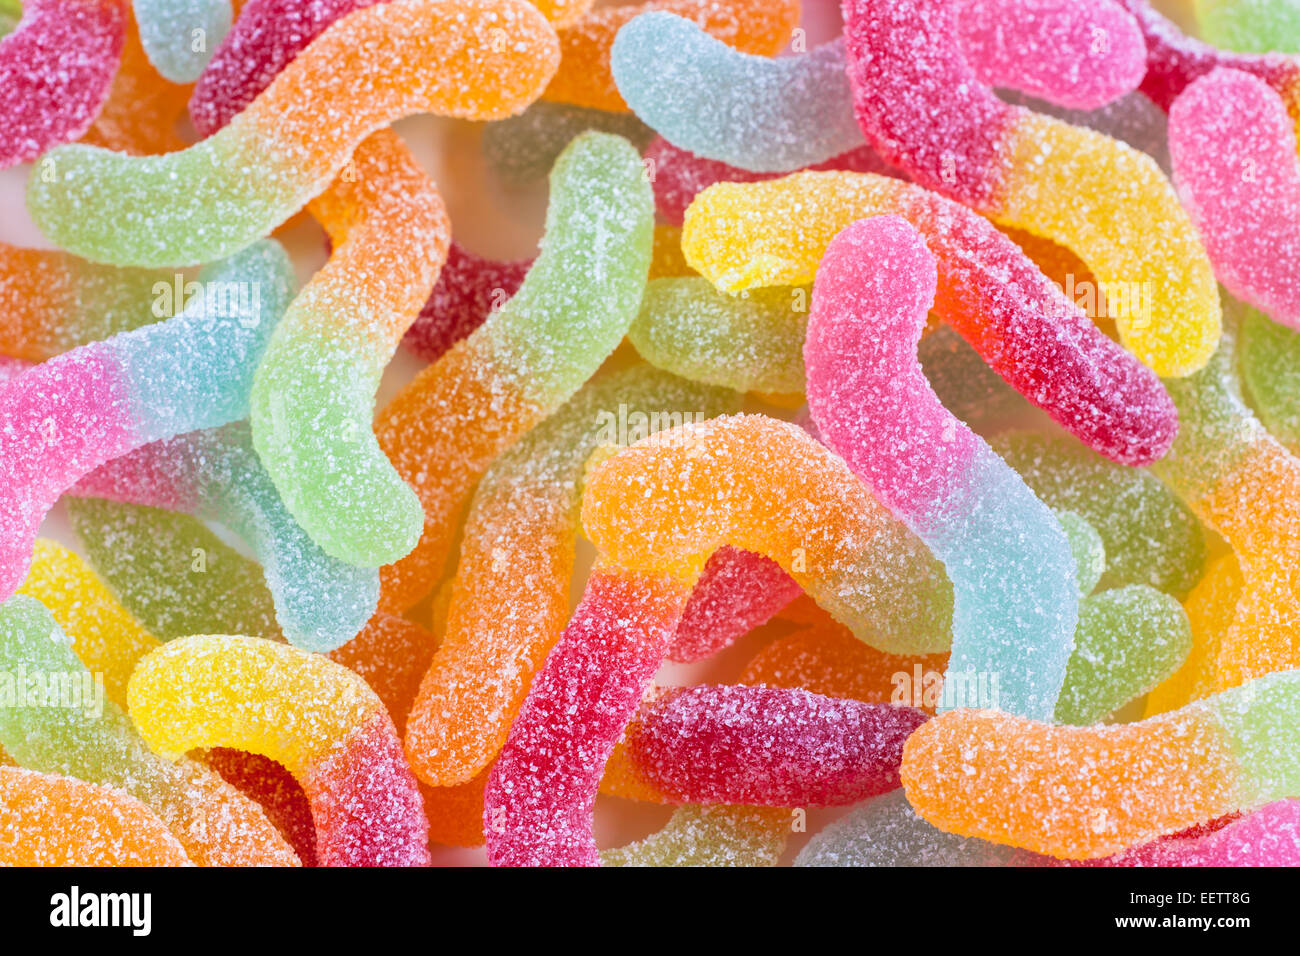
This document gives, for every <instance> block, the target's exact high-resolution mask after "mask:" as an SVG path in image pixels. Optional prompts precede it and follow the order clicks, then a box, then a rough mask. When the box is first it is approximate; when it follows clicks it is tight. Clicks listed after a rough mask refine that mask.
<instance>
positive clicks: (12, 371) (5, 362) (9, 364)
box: [0, 355, 33, 382]
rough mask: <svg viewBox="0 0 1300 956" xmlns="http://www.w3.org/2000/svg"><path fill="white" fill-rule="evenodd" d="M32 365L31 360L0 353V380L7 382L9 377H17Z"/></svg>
mask: <svg viewBox="0 0 1300 956" xmlns="http://www.w3.org/2000/svg"><path fill="white" fill-rule="evenodd" d="M32 367H33V366H32V363H31V362H27V361H24V360H23V359H16V358H11V357H10V356H8V355H0V382H7V381H9V380H10V379H11V378H17V377H18V376H19V375H22V374H23V372H26V371H27V370H28V369H30V368H32Z"/></svg>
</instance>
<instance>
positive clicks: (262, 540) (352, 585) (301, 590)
mask: <svg viewBox="0 0 1300 956" xmlns="http://www.w3.org/2000/svg"><path fill="white" fill-rule="evenodd" d="M71 493H72V494H73V495H79V496H89V497H96V498H110V499H113V500H115V501H126V502H130V503H132V504H143V505H150V506H153V507H161V508H166V509H168V510H170V511H184V512H186V513H188V514H195V515H198V516H199V517H202V518H207V519H211V520H215V521H220V522H221V523H223V524H224V525H226V526H227V527H229V528H231V530H233V531H234V532H235V533H236V534H238V535H239V536H240V537H241V538H243V539H244V541H246V542H247V543H248V544H249V546H250V547H251V548H252V550H253V552H254V554H255V555H256V556H257V558H258V560H259V561H260V562H261V564H262V568H263V572H264V574H265V576H266V583H267V587H268V588H270V591H271V595H272V597H273V598H274V600H275V612H276V619H277V620H278V621H279V624H280V627H281V629H282V630H283V633H284V636H285V637H286V638H287V639H288V640H289V642H290V643H292V644H294V645H296V646H298V647H304V648H306V649H308V650H312V651H329V650H333V649H334V648H336V647H339V646H340V645H342V644H344V643H346V642H347V641H350V640H351V639H352V638H353V637H355V636H356V635H357V633H358V632H360V630H361V629H362V628H363V627H364V626H365V623H366V621H368V620H369V619H370V617H371V615H372V614H374V612H375V608H376V606H377V605H378V603H379V572H378V570H376V569H375V568H361V567H357V566H355V565H351V564H347V563H345V562H343V561H340V560H338V559H337V558H334V557H331V556H330V555H328V554H326V553H325V552H324V551H322V550H321V549H320V548H319V547H318V546H317V545H316V544H315V542H313V541H312V539H311V538H310V537H309V536H308V535H307V533H306V532H305V531H304V530H303V529H302V528H301V527H300V526H299V525H298V523H297V522H296V521H295V520H294V518H293V516H292V515H291V514H289V512H288V511H287V510H286V509H285V506H284V503H283V502H282V501H281V499H280V496H279V494H277V492H276V489H275V486H274V485H273V484H272V483H271V480H270V478H269V477H268V475H267V473H266V471H265V470H264V468H263V467H262V462H261V460H260V459H259V458H258V456H257V453H256V452H255V451H254V450H253V443H252V440H251V439H250V437H249V433H248V426H247V424H245V423H243V422H238V423H234V424H231V425H226V426H224V427H222V428H216V429H208V430H203V431H194V432H189V433H187V434H184V435H178V436H177V437H175V438H171V439H167V440H164V441H159V442H154V443H152V444H149V445H145V446H144V447H142V448H139V449H136V450H135V451H133V452H131V453H130V454H128V455H123V456H121V457H119V458H117V459H115V460H113V461H110V462H107V463H106V464H104V465H101V466H100V467H99V468H97V469H96V470H95V471H93V472H91V473H90V474H89V475H87V476H86V477H85V478H83V479H82V480H81V481H79V482H78V483H77V484H76V485H75V486H74V487H73V488H72V489H71ZM187 553H188V552H187Z"/></svg>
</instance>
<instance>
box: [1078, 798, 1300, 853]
mask: <svg viewBox="0 0 1300 956" xmlns="http://www.w3.org/2000/svg"><path fill="white" fill-rule="evenodd" d="M1088 862H1089V863H1090V864H1095V865H1097V866H1300V800H1294V799H1292V800H1278V801H1276V802H1274V803H1269V804H1266V805H1264V806H1262V807H1260V808H1259V809H1258V810H1255V811H1254V812H1253V813H1249V814H1247V815H1245V816H1244V817H1240V818H1239V819H1236V820H1232V821H1230V822H1228V823H1227V824H1226V825H1224V826H1221V827H1219V828H1218V829H1216V830H1213V831H1212V832H1210V833H1204V834H1197V835H1194V836H1193V835H1179V834H1175V835H1174V836H1170V837H1165V838H1163V839H1160V840H1155V841H1152V842H1151V843H1148V844H1146V845H1144V846H1139V847H1134V848H1133V849H1131V850H1124V851H1122V852H1120V853H1117V854H1115V855H1114V856H1108V857H1102V858H1101V859H1099V860H1089V861H1088Z"/></svg>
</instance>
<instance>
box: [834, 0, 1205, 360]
mask: <svg viewBox="0 0 1300 956" xmlns="http://www.w3.org/2000/svg"><path fill="white" fill-rule="evenodd" d="M843 9H844V19H845V27H844V32H845V38H846V49H847V51H848V62H849V67H848V72H849V79H850V82H851V84H852V86H853V92H854V103H855V107H856V112H857V117H858V123H859V124H860V125H861V127H862V129H863V131H864V132H865V133H866V136H867V142H868V143H869V144H871V145H872V146H874V147H875V148H876V149H877V150H878V151H879V152H880V154H881V155H882V156H883V157H884V158H885V160H887V161H888V162H890V163H893V164H894V165H897V166H899V167H901V168H903V169H904V170H905V171H906V172H907V173H908V174H909V175H911V176H912V178H913V179H914V180H916V181H917V182H918V183H920V184H921V185H923V186H926V187H927V188H930V189H934V190H936V191H937V192H940V193H942V194H943V195H945V196H948V197H949V198H951V199H955V200H957V201H959V202H961V203H963V204H965V205H967V206H970V207H971V208H973V209H975V210H977V211H979V212H981V213H983V214H984V215H987V216H989V217H991V218H992V219H993V220H994V221H996V222H999V223H1003V224H1006V225H1012V226H1016V227H1019V228H1021V229H1024V230H1026V231H1028V232H1032V233H1035V234H1037V235H1042V236H1046V237H1048V238H1051V239H1053V240H1055V241H1056V242H1058V243H1060V244H1062V245H1064V246H1067V247H1069V248H1071V249H1073V250H1074V251H1075V252H1076V253H1077V254H1078V255H1079V257H1080V258H1081V259H1083V261H1084V262H1086V263H1087V264H1088V266H1089V268H1090V269H1091V271H1092V272H1093V274H1094V275H1095V276H1096V277H1097V281H1098V282H1099V284H1100V286H1101V288H1102V289H1104V290H1106V292H1107V295H1108V298H1109V300H1110V301H1111V302H1112V303H1114V313H1115V318H1116V324H1117V326H1118V328H1119V333H1120V337H1121V339H1122V341H1123V343H1124V345H1125V347H1127V348H1128V349H1129V351H1131V352H1132V353H1133V354H1134V355H1136V356H1137V357H1138V358H1139V359H1140V360H1141V361H1142V362H1143V363H1144V364H1146V365H1147V366H1149V367H1150V368H1151V369H1153V370H1154V371H1155V372H1156V373H1157V374H1159V375H1162V376H1182V375H1188V374H1190V373H1192V372H1195V371H1196V370H1197V369H1199V368H1201V367H1202V366H1204V365H1205V363H1206V362H1207V361H1208V360H1209V357H1210V355H1211V354H1212V353H1213V351H1214V348H1215V346H1216V344H1217V343H1218V337H1219V327H1220V315H1219V305H1218V300H1217V296H1216V290H1215V285H1214V277H1213V273H1212V272H1211V269H1210V263H1209V260H1208V259H1207V257H1206V255H1205V250H1204V248H1203V247H1202V246H1201V244H1200V241H1199V239H1198V237H1197V235H1196V230H1195V228H1194V227H1193V226H1192V223H1191V221H1190V219H1189V218H1188V216H1187V213H1186V212H1185V211H1184V210H1183V208H1182V207H1181V206H1180V205H1179V204H1178V200H1177V197H1176V196H1175V194H1174V190H1173V187H1172V186H1170V184H1169V181H1168V180H1167V179H1165V177H1164V175H1163V174H1162V173H1161V172H1160V170H1159V168H1158V167H1157V166H1156V164H1155V161H1154V160H1152V159H1151V157H1149V156H1147V155H1145V154H1143V153H1139V152H1137V151H1136V150H1133V149H1131V148H1129V147H1126V146H1124V145H1123V144H1121V143H1118V142H1116V141H1115V140H1113V139H1110V138H1109V137H1106V136H1103V135H1101V134H1099V133H1096V132H1094V131H1092V130H1088V129H1082V128H1080V127H1075V126H1070V125H1068V124H1066V123H1062V122H1060V121H1059V120H1056V119H1054V118H1052V117H1048V116H1043V115H1041V114H1037V113H1031V112H1030V111H1028V110H1025V109H1023V108H1021V107H1015V106H1010V105H1008V104H1006V103H1003V102H1002V101H1000V100H998V99H997V97H995V96H994V95H993V92H992V90H990V89H989V88H988V87H987V86H985V85H984V84H983V83H981V82H980V81H979V79H978V77H977V76H976V74H975V72H974V70H972V68H971V67H970V65H969V64H968V63H967V62H966V60H965V59H964V58H963V56H962V53H961V50H960V49H959V47H958V45H957V43H956V35H957V30H956V10H957V7H956V4H955V3H954V0H907V2H902V3H899V2H897V0H846V2H845V3H844V7H843ZM1121 296H1122V299H1121Z"/></svg>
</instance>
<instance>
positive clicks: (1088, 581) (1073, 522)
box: [1056, 511, 1106, 596]
mask: <svg viewBox="0 0 1300 956" xmlns="http://www.w3.org/2000/svg"><path fill="white" fill-rule="evenodd" d="M1056 520H1057V521H1059V522H1060V523H1061V530H1062V531H1064V532H1065V537H1066V539H1067V540H1068V541H1069V542H1070V553H1071V554H1073V555H1074V573H1075V577H1076V579H1077V581H1078V584H1079V595H1080V596H1086V595H1089V594H1091V593H1092V592H1093V589H1094V588H1096V587H1097V582H1098V581H1100V580H1101V576H1102V574H1103V573H1105V571H1106V546H1105V545H1104V544H1102V541H1101V535H1099V534H1098V533H1097V529H1096V528H1094V527H1093V526H1092V525H1091V524H1089V523H1088V522H1087V521H1086V520H1084V518H1083V517H1082V516H1081V515H1077V514H1075V513H1074V512H1073V511H1057V512H1056Z"/></svg>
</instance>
